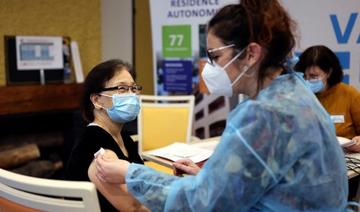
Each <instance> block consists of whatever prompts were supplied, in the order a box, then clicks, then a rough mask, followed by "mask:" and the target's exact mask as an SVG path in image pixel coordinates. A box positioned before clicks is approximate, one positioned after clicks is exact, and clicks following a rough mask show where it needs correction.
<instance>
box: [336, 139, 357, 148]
mask: <svg viewBox="0 0 360 212" xmlns="http://www.w3.org/2000/svg"><path fill="white" fill-rule="evenodd" d="M337 140H338V142H339V144H340V146H342V147H349V146H352V145H354V144H355V143H356V142H355V141H353V140H350V139H348V138H344V137H340V136H337Z"/></svg>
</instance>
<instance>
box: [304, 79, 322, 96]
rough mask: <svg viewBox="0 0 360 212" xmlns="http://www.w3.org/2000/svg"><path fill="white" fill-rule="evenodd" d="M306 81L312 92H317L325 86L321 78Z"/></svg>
mask: <svg viewBox="0 0 360 212" xmlns="http://www.w3.org/2000/svg"><path fill="white" fill-rule="evenodd" d="M306 83H307V85H308V86H309V88H310V89H311V90H312V92H314V93H318V92H320V91H322V90H323V89H324V87H325V85H324V82H323V81H322V79H311V80H306Z"/></svg>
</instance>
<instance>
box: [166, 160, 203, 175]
mask: <svg viewBox="0 0 360 212" xmlns="http://www.w3.org/2000/svg"><path fill="white" fill-rule="evenodd" d="M172 165H173V171H174V175H176V176H182V175H183V174H189V175H196V174H197V173H198V172H199V171H200V167H199V166H198V165H196V164H195V163H194V162H192V161H191V160H189V159H181V160H177V161H175V162H174V163H173V164H172Z"/></svg>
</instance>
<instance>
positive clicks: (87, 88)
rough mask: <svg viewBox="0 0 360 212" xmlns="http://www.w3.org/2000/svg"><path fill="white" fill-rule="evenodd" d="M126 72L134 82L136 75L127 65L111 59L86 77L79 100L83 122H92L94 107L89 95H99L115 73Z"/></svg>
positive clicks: (97, 66) (99, 65)
mask: <svg viewBox="0 0 360 212" xmlns="http://www.w3.org/2000/svg"><path fill="white" fill-rule="evenodd" d="M121 70H126V71H128V72H129V73H130V75H131V76H132V77H133V79H134V80H135V77H136V74H135V72H134V70H133V69H132V67H131V65H130V64H129V63H126V62H124V61H122V60H118V59H113V60H108V61H105V62H102V63H100V64H98V65H96V66H95V67H94V68H93V69H91V71H90V72H89V74H88V75H87V77H86V79H85V82H84V92H83V95H82V99H81V113H82V116H83V118H84V120H85V121H87V122H93V121H94V113H93V110H94V105H93V103H92V102H91V100H90V95H91V94H96V93H100V92H101V91H102V89H104V88H105V87H104V86H105V84H106V82H108V81H109V80H110V79H111V78H113V76H114V75H115V73H116V72H117V71H121Z"/></svg>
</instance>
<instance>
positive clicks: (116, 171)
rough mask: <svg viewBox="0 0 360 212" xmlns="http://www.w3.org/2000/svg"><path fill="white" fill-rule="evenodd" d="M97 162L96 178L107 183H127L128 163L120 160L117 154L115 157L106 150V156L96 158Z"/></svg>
mask: <svg viewBox="0 0 360 212" xmlns="http://www.w3.org/2000/svg"><path fill="white" fill-rule="evenodd" d="M95 162H96V170H97V172H96V176H97V178H99V180H100V181H102V182H107V183H125V176H126V174H127V170H128V167H129V162H128V161H126V160H119V159H117V156H116V154H115V155H114V154H113V153H109V152H108V150H106V152H105V154H103V155H99V156H97V157H96V159H95Z"/></svg>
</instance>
